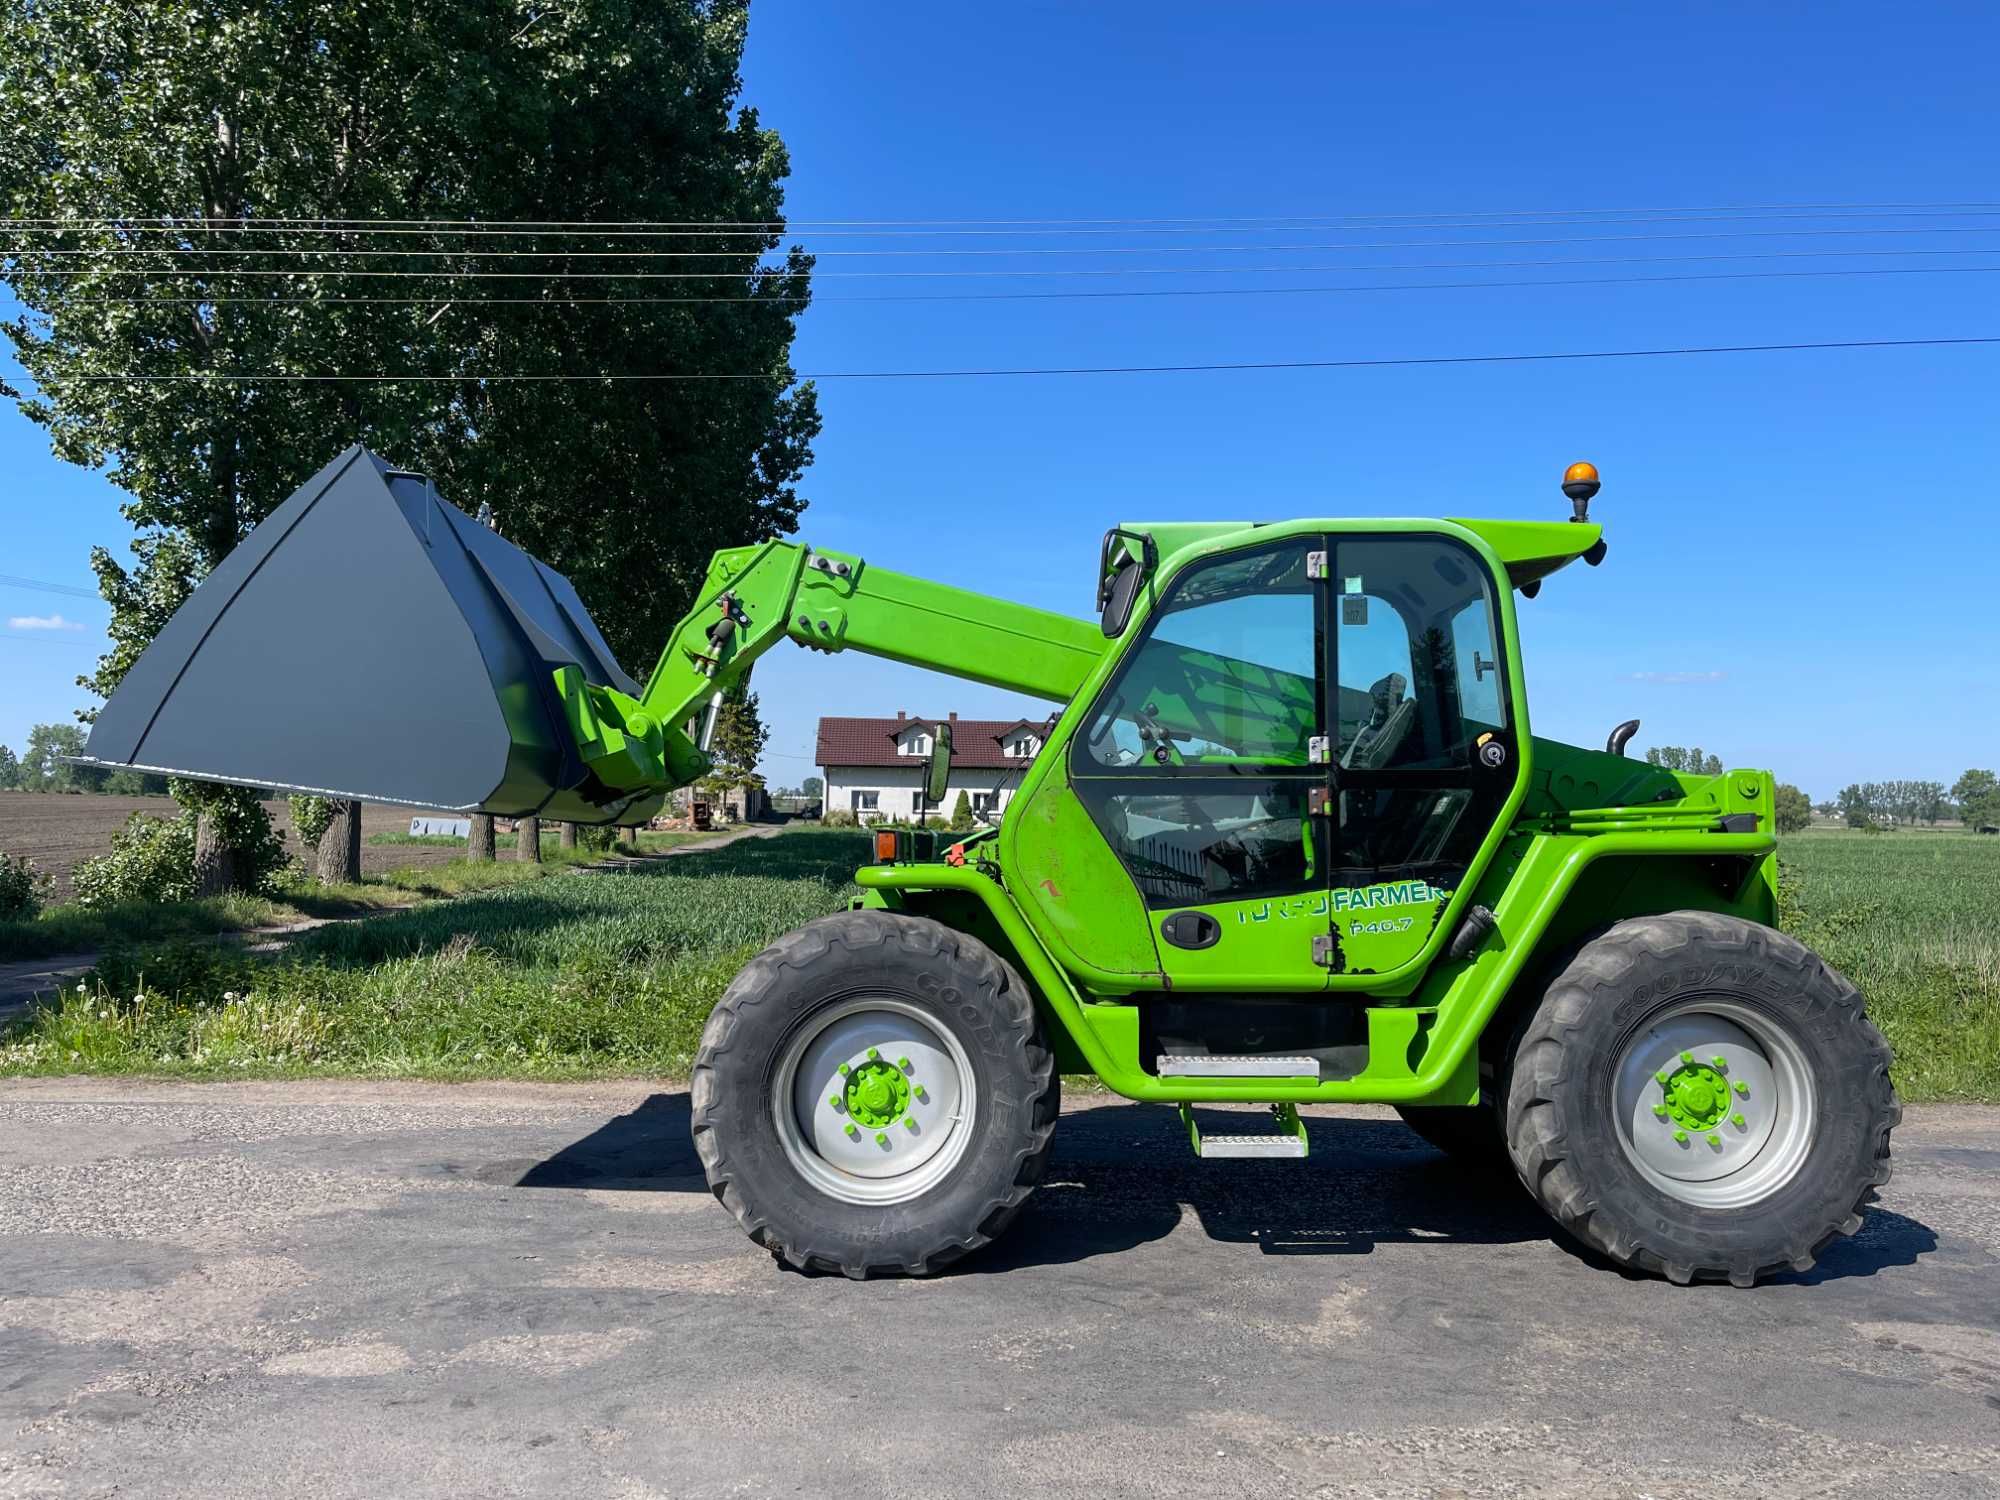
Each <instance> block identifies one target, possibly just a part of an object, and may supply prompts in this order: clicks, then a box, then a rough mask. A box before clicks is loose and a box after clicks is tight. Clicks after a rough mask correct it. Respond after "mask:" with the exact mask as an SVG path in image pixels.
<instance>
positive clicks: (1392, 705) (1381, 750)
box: [1340, 672, 1417, 771]
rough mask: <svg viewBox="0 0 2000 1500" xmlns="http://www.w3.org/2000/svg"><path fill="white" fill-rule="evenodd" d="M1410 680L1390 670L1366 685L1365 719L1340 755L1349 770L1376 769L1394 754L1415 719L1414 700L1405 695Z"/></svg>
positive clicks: (1413, 724) (1341, 761)
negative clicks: (1367, 709)
mask: <svg viewBox="0 0 2000 1500" xmlns="http://www.w3.org/2000/svg"><path fill="white" fill-rule="evenodd" d="M1409 685H1410V680H1409V679H1408V678H1407V677H1405V676H1404V675H1403V674H1402V673H1401V672H1391V673H1390V674H1389V675H1388V676H1387V677H1384V678H1383V679H1382V680H1381V681H1380V682H1377V683H1376V684H1375V685H1374V686H1373V687H1371V688H1369V689H1368V697H1369V700H1370V704H1369V712H1368V722H1367V723H1366V724H1363V725H1362V726H1361V728H1360V729H1359V730H1358V731H1356V733H1355V736H1354V739H1353V742H1352V743H1350V744H1349V745H1348V747H1347V749H1346V750H1345V751H1343V752H1342V754H1341V757H1340V764H1341V765H1342V766H1343V767H1344V768H1346V769H1347V770H1350V771H1377V770H1380V769H1381V768H1382V767H1384V766H1386V765H1388V764H1389V762H1390V761H1392V760H1394V759H1395V758H1396V752H1397V751H1398V750H1400V749H1402V748H1403V741H1404V740H1406V739H1408V738H1409V737H1410V730H1411V729H1412V728H1414V727H1415V725H1416V722H1417V700H1416V699H1414V698H1405V697H1404V696H1403V694H1404V693H1405V692H1406V691H1407V690H1408V688H1409Z"/></svg>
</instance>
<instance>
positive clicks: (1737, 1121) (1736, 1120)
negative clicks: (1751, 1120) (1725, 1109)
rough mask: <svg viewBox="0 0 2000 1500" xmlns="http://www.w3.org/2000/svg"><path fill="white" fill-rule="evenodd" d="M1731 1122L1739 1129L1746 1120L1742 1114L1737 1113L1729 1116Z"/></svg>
mask: <svg viewBox="0 0 2000 1500" xmlns="http://www.w3.org/2000/svg"><path fill="white" fill-rule="evenodd" d="M1729 1123H1730V1124H1732V1125H1734V1126H1735V1127H1736V1128H1737V1129H1738V1130H1741V1129H1742V1128H1743V1127H1744V1125H1745V1123H1746V1122H1745V1120H1744V1118H1743V1116H1742V1115H1740V1114H1736V1115H1731V1116H1730V1117H1729Z"/></svg>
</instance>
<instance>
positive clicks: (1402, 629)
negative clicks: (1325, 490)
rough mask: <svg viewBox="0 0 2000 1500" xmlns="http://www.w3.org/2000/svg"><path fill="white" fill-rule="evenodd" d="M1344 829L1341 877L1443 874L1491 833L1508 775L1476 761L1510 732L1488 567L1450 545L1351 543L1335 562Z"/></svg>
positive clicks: (1338, 846)
mask: <svg viewBox="0 0 2000 1500" xmlns="http://www.w3.org/2000/svg"><path fill="white" fill-rule="evenodd" d="M1332 574H1333V583H1334V589H1335V594H1334V603H1333V610H1334V619H1335V621H1336V624H1335V626H1334V630H1335V642H1334V657H1335V662H1336V676H1337V680H1338V696H1339V731H1338V745H1339V750H1338V756H1337V759H1338V762H1339V769H1338V770H1337V772H1336V773H1335V774H1336V779H1337V782H1338V785H1339V787H1340V798H1339V823H1338V825H1337V827H1336V829H1335V834H1334V845H1335V848H1334V855H1333V857H1334V861H1335V865H1336V871H1335V875H1334V878H1335V880H1336V881H1337V882H1338V881H1343V880H1344V881H1348V882H1351V883H1365V882H1367V881H1371V880H1376V879H1381V878H1386V877H1388V876H1390V875H1393V874H1396V873H1411V874H1417V873H1424V872H1426V871H1428V872H1434V873H1438V874H1441V875H1443V876H1444V877H1445V878H1446V879H1449V878H1450V874H1451V872H1452V870H1453V868H1454V867H1457V866H1463V865H1464V864H1465V863H1467V862H1468V861H1469V860H1470V858H1471V855H1472V853H1473V851H1474V850H1476V849H1477V847H1478V844H1479V841H1480V839H1481V838H1483V837H1484V835H1485V832H1486V830H1487V828H1488V827H1489V826H1490V825H1491V816H1492V814H1493V812H1494V810H1495V808H1494V806H1492V805H1489V804H1492V803H1493V800H1494V799H1493V793H1494V791H1495V790H1496V788H1497V789H1501V790H1504V785H1505V778H1504V777H1498V778H1496V777H1495V776H1493V775H1490V774H1487V773H1485V772H1482V771H1481V770H1480V769H1479V768H1478V767H1477V766H1476V765H1475V763H1474V756H1475V752H1476V750H1477V748H1478V744H1479V740H1480V737H1481V736H1483V735H1488V734H1498V733H1501V732H1503V731H1505V729H1506V728H1507V717H1508V715H1507V693H1506V684H1505V679H1504V677H1503V675H1502V669H1501V667H1500V665H1499V653H1498V651H1497V650H1496V649H1495V641H1496V638H1497V614H1496V609H1495V604H1494V598H1493V590H1492V585H1491V583H1490V582H1489V579H1488V576H1487V570H1486V568H1485V567H1484V566H1483V565H1482V564H1481V563H1480V562H1479V560H1478V559H1477V558H1476V557H1475V556H1474V555H1473V554H1472V553H1471V552H1470V551H1468V550H1467V549H1466V548H1464V547H1462V546H1459V545H1458V544H1456V543H1454V542H1452V541H1450V540H1448V539H1446V538H1442V537H1425V536H1380V537H1356V538H1352V539H1348V540H1343V541H1342V542H1340V544H1339V545H1338V547H1337V548H1336V549H1335V553H1334V567H1333V570H1332Z"/></svg>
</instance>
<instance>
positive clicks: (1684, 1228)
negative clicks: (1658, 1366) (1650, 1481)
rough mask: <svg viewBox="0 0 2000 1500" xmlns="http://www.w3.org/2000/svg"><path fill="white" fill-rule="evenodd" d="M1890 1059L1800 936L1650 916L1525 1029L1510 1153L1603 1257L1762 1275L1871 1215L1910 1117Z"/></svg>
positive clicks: (1603, 940)
mask: <svg viewBox="0 0 2000 1500" xmlns="http://www.w3.org/2000/svg"><path fill="white" fill-rule="evenodd" d="M1889 1066H1890V1055H1889V1047H1888V1044H1887V1043H1886V1042H1885V1041H1884V1040H1883V1038H1882V1034H1881V1033H1880V1032H1879V1031H1877V1030H1876V1029H1875V1027H1874V1026H1873V1025H1872V1024H1871V1023H1870V1022H1869V1020H1868V1018H1867V1017H1866V1015H1865V1014H1863V1011H1862V1001H1861V996H1860V994H1859V993H1858V992H1857V991H1856V990H1855V988H1854V986H1853V985H1852V984H1850V983H1848V981H1847V980H1846V979H1845V978H1843V977H1842V976H1841V975H1840V974H1838V973H1836V972H1834V971H1833V970H1832V969H1830V968H1828V967H1827V966H1826V964H1825V963H1823V962H1821V960H1820V959H1819V958H1818V957H1817V956H1816V955H1815V954H1813V953H1812V952H1811V951H1810V950H1809V949H1807V948H1806V947H1804V946H1803V945H1802V944H1800V943H1798V942H1797V941H1795V940H1794V939H1792V938H1790V937H1787V936H1785V935H1784V934H1783V933H1780V932H1776V931H1774V930H1772V929H1771V928H1768V927H1763V926H1759V925H1758V924H1756V923H1754V922H1746V921H1743V920H1741V919H1740V918H1735V917H1727V916H1720V915H1717V914H1715V913H1711V912H1693V911H1684V912H1672V913H1669V914H1666V915H1664V916H1653V917H1641V918H1636V919H1634V920H1631V921H1626V922H1620V923H1619V924H1617V925H1616V926H1615V927H1613V928H1611V929H1610V930H1609V931H1607V932H1605V933H1604V934H1602V935H1601V936H1599V937H1597V938H1595V939H1593V940H1592V941H1590V942H1588V943H1586V944H1585V945H1584V946H1583V947H1582V948H1581V949H1579V950H1578V951H1577V952H1576V954H1575V955H1574V956H1573V957H1572V958H1571V960H1570V962H1569V963H1568V965H1567V966H1566V967H1565V968H1564V969H1563V970H1562V971H1561V972H1560V973H1559V974H1557V976H1556V977H1555V979H1554V980H1553V981H1552V982H1551V983H1550V985H1549V987H1548V990H1547V991H1546V993H1545V994H1544V995H1543V996H1542V999H1541V1002H1540V1005H1539V1006H1538V1008H1537V1010H1536V1011H1535V1013H1534V1015H1533V1016H1532V1017H1531V1018H1530V1020H1529V1022H1528V1024H1527V1026H1526V1028H1525V1029H1524V1031H1523V1032H1522V1035H1521V1039H1520V1043H1519V1046H1518V1048H1517V1050H1516V1052H1515V1055H1514V1065H1513V1071H1512V1079H1511V1083H1510V1086H1509V1089H1508V1093H1507V1105H1506V1130H1507V1143H1508V1150H1509V1154H1510V1156H1511V1157H1512V1159H1513V1162H1514V1166H1515V1170H1516V1171H1517V1172H1519V1174H1520V1177H1521V1180H1522V1182H1523V1183H1524V1184H1526V1186H1527V1188H1528V1191H1529V1192H1530V1193H1532V1194H1534V1196H1535V1197H1536V1198H1537V1199H1538V1200H1539V1201H1540V1202H1541V1204H1542V1206H1543V1207H1544V1208H1545V1209H1547V1210H1548V1212H1549V1213H1550V1214H1551V1215H1552V1216H1553V1217H1554V1218H1555V1220H1556V1222H1557V1223H1559V1224H1560V1225H1562V1227H1563V1228H1564V1229H1566V1230H1568V1231H1569V1232H1570V1233H1571V1234H1572V1235H1574V1236H1575V1237H1576V1238H1577V1239H1579V1240H1581V1241H1583V1242H1584V1243H1585V1244H1586V1245H1588V1246H1590V1247H1591V1248H1592V1249H1594V1250H1596V1251H1598V1252H1599V1253H1600V1254H1602V1255H1605V1256H1607V1257H1608V1258H1610V1259H1611V1260H1614V1261H1617V1262H1618V1263H1620V1264H1621V1265H1626V1266H1631V1267H1633V1268H1635V1269H1638V1270H1643V1271H1648V1272H1651V1273H1654V1274H1658V1275H1664V1276H1666V1277H1667V1278H1668V1279H1669V1280H1671V1281H1674V1282H1679V1283H1687V1282H1690V1281H1695V1280H1722V1279H1727V1280H1728V1281H1730V1282H1732V1283H1734V1284H1735V1285H1737V1286H1749V1285H1751V1284H1753V1283H1754V1282H1755V1281H1756V1280H1757V1278H1758V1277H1759V1276H1761V1275H1764V1274H1767V1273H1769V1272H1772V1271H1782V1270H1794V1271H1803V1270H1805V1269H1807V1268H1808V1267H1810V1266H1811V1265H1812V1264H1813V1261H1814V1259H1815V1258H1816V1257H1817V1256H1818V1254H1819V1252H1820V1251H1821V1250H1822V1249H1823V1248H1824V1247H1825V1246H1826V1245H1827V1243H1828V1242H1829V1241H1831V1240H1833V1239H1834V1238H1835V1237H1836V1236H1838V1235H1842V1234H1852V1233H1853V1232H1854V1231H1855V1230H1857V1229H1859V1228H1860V1227H1861V1210H1862V1208H1863V1207H1864V1206H1865V1205H1866V1204H1867V1203H1868V1202H1869V1201H1870V1200H1871V1199H1872V1197H1873V1195H1874V1190H1875V1188H1876V1187H1878V1186H1880V1185H1881V1184H1882V1183H1884V1182H1886V1181H1888V1179H1889V1135H1890V1132H1891V1131H1892V1130H1893V1129H1894V1128H1895V1126H1896V1125H1897V1123H1898V1122H1899V1121H1900V1120H1901V1118H1902V1108H1901V1106H1900V1105H1899V1104H1898V1102H1897V1099H1896V1092H1895V1089H1894V1086H1893V1085H1892V1084H1891V1082H1890V1078H1889Z"/></svg>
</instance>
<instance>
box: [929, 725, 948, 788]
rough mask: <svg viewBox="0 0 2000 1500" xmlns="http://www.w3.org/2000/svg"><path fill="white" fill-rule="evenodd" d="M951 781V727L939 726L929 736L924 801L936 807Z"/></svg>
mask: <svg viewBox="0 0 2000 1500" xmlns="http://www.w3.org/2000/svg"><path fill="white" fill-rule="evenodd" d="M950 780H951V725H950V724H948V723H947V724H940V725H938V727H937V732H936V733H935V734H933V735H932V736H931V758H930V764H928V765H927V766H925V767H924V801H925V802H927V803H929V804H930V805H931V806H932V807H936V806H937V805H938V804H939V803H940V802H942V801H943V800H944V790H945V786H946V784H947V783H948V782H949V781H950Z"/></svg>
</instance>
